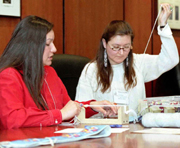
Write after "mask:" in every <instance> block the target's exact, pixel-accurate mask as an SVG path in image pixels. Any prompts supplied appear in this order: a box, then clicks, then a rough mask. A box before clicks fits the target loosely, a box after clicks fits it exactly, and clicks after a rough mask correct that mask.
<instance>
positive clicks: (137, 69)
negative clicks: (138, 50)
mask: <svg viewBox="0 0 180 148" xmlns="http://www.w3.org/2000/svg"><path fill="white" fill-rule="evenodd" d="M162 8H163V9H162V12H161V14H160V17H159V23H160V26H158V34H159V35H160V38H161V41H162V46H161V52H160V54H159V55H149V54H135V53H133V39H134V34H133V31H132V29H131V27H130V25H129V24H128V23H127V22H125V21H118V20H115V21H112V22H111V23H110V24H109V25H108V26H107V27H106V29H105V30H104V33H103V35H102V37H101V40H100V47H99V50H98V52H97V55H96V57H95V59H94V60H93V61H92V62H90V63H89V64H87V65H86V66H85V68H84V70H83V72H82V74H81V77H80V79H79V83H78V86H77V93H76V100H78V101H87V100H90V99H95V100H98V101H100V100H109V101H110V102H114V103H117V104H127V105H129V108H130V109H133V110H134V111H136V112H137V111H138V100H139V99H145V98H146V92H145V84H144V83H145V82H149V81H152V80H154V79H156V78H158V77H159V76H160V75H161V74H162V73H164V72H166V71H168V70H170V69H171V68H173V67H174V66H175V65H176V64H177V63H178V62H179V54H178V50H177V47H176V43H175V41H174V39H173V36H172V32H171V30H170V27H169V25H168V24H167V20H168V18H169V16H170V14H171V10H170V5H169V4H167V3H166V4H162Z"/></svg>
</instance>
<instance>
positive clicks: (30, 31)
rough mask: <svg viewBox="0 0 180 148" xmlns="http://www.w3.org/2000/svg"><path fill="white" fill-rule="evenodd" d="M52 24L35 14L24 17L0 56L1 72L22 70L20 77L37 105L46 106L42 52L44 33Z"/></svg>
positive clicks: (44, 40)
mask: <svg viewBox="0 0 180 148" xmlns="http://www.w3.org/2000/svg"><path fill="white" fill-rule="evenodd" d="M52 28H53V24H51V23H50V22H48V21H47V20H45V19H43V18H40V17H37V16H27V17H25V18H24V19H22V20H21V21H20V22H19V23H18V25H17V26H16V28H15V30H14V32H13V34H12V37H11V39H10V41H9V43H8V44H7V46H6V48H5V50H4V52H3V54H2V55H1V57H0V71H2V70H4V69H5V68H8V67H13V68H15V69H17V70H18V71H22V75H23V80H24V82H25V84H26V86H27V88H28V90H29V92H30V94H31V96H32V98H33V100H34V102H35V103H36V105H37V106H38V108H40V107H42V108H43V109H46V108H48V106H47V105H46V103H45V102H44V100H43V98H42V97H41V87H42V82H43V75H44V66H43V53H44V48H45V44H46V35H47V33H48V32H50V31H51V30H52Z"/></svg>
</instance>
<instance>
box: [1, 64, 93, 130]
mask: <svg viewBox="0 0 180 148" xmlns="http://www.w3.org/2000/svg"><path fill="white" fill-rule="evenodd" d="M44 69H45V77H44V82H43V86H42V90H41V94H42V96H43V98H44V99H45V101H46V103H47V105H48V107H49V110H41V109H39V108H37V106H36V104H35V103H34V101H33V99H32V97H31V95H30V93H29V91H28V89H27V87H26V85H25V83H24V81H23V78H22V75H21V74H20V72H19V71H17V70H16V69H14V68H7V69H5V70H3V71H2V72H1V73H0V129H11V128H19V127H34V126H40V125H42V126H50V125H56V124H60V123H61V122H62V114H61V111H60V109H62V108H63V107H64V106H65V104H66V103H67V102H68V101H70V97H69V95H68V93H67V90H66V88H65V86H64V84H63V83H62V81H61V80H60V78H59V77H58V75H57V74H56V72H55V70H54V69H53V68H52V67H50V66H45V67H44ZM91 101H92V100H91ZM91 101H88V102H82V103H83V104H89V103H90V102H91ZM86 112H87V115H88V116H92V115H93V114H95V113H96V112H94V111H93V110H92V109H91V108H87V109H86Z"/></svg>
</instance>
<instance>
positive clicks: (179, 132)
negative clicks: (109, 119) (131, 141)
mask: <svg viewBox="0 0 180 148" xmlns="http://www.w3.org/2000/svg"><path fill="white" fill-rule="evenodd" d="M133 133H140V134H172V135H180V129H178V128H150V129H144V130H139V131H133Z"/></svg>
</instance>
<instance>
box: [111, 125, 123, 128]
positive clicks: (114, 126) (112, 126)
mask: <svg viewBox="0 0 180 148" xmlns="http://www.w3.org/2000/svg"><path fill="white" fill-rule="evenodd" d="M110 127H111V128H121V127H122V125H121V124H112V125H110Z"/></svg>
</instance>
